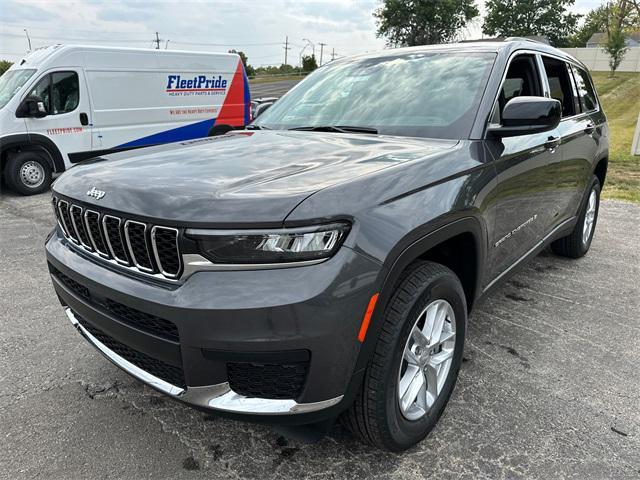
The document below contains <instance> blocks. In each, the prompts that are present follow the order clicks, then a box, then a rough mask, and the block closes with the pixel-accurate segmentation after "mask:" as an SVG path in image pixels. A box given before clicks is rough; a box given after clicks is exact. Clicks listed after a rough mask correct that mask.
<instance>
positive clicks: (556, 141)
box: [544, 135, 560, 153]
mask: <svg viewBox="0 0 640 480" xmlns="http://www.w3.org/2000/svg"><path fill="white" fill-rule="evenodd" d="M558 145H560V137H555V136H553V135H552V136H550V137H548V138H547V141H546V142H545V143H544V148H546V149H547V150H551V152H552V153H553V152H554V151H555V149H556V148H558Z"/></svg>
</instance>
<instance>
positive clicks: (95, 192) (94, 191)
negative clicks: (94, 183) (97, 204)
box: [87, 187, 107, 200]
mask: <svg viewBox="0 0 640 480" xmlns="http://www.w3.org/2000/svg"><path fill="white" fill-rule="evenodd" d="M106 193H107V192H103V191H102V190H98V189H97V188H96V187H93V188H92V189H91V190H89V191H88V192H87V195H88V196H89V197H93V198H95V199H96V200H100V199H101V198H102V197H104V196H105V195H106Z"/></svg>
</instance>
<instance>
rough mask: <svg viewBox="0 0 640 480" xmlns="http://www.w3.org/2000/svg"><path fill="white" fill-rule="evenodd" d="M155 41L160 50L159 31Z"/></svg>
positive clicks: (157, 48)
mask: <svg viewBox="0 0 640 480" xmlns="http://www.w3.org/2000/svg"><path fill="white" fill-rule="evenodd" d="M154 42H155V43H156V50H160V37H159V36H158V32H156V39H155V40H154Z"/></svg>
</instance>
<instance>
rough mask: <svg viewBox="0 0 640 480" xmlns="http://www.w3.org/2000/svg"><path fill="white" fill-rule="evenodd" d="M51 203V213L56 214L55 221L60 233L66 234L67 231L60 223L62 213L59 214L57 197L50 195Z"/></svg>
mask: <svg viewBox="0 0 640 480" xmlns="http://www.w3.org/2000/svg"><path fill="white" fill-rule="evenodd" d="M51 204H52V206H53V214H54V215H55V216H56V223H57V224H58V227H60V230H61V231H62V233H63V234H64V235H66V234H67V232H66V230H65V229H64V225H63V224H62V215H61V214H60V209H59V208H58V199H57V198H56V197H52V198H51Z"/></svg>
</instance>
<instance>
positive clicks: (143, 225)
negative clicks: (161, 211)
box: [124, 220, 153, 273]
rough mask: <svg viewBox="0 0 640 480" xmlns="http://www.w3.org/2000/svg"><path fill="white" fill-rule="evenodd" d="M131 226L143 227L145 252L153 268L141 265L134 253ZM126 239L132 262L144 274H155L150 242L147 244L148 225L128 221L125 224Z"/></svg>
mask: <svg viewBox="0 0 640 480" xmlns="http://www.w3.org/2000/svg"><path fill="white" fill-rule="evenodd" d="M130 225H142V228H143V230H142V236H143V240H144V245H145V250H146V253H147V260H148V262H149V265H151V268H148V267H145V266H144V265H142V264H140V262H139V261H138V260H139V259H137V258H136V254H135V252H134V251H133V247H132V246H131V237H130V236H129V226H130ZM124 237H125V239H126V240H127V250H128V251H129V255H131V260H133V264H134V265H135V266H136V267H137V268H138V269H140V270H141V271H143V272H146V273H153V261H152V260H151V256H150V255H149V242H147V224H146V223H142V222H136V221H135V220H127V221H126V222H124Z"/></svg>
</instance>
